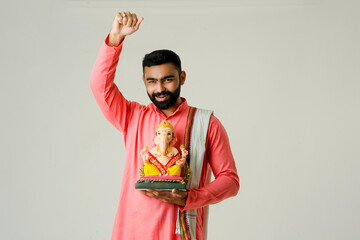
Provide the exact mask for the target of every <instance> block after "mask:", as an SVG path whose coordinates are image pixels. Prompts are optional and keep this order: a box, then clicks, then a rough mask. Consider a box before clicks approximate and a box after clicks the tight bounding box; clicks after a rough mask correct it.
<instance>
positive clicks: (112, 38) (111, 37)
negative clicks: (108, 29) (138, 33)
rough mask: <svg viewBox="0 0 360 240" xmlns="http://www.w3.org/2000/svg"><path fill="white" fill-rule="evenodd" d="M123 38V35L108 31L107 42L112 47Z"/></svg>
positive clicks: (117, 44)
mask: <svg viewBox="0 0 360 240" xmlns="http://www.w3.org/2000/svg"><path fill="white" fill-rule="evenodd" d="M124 38H125V36H124V35H121V34H114V33H110V34H109V41H108V44H109V45H110V46H112V47H117V46H119V44H120V42H121V41H122V40H123V39H124Z"/></svg>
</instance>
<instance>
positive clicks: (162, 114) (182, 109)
mask: <svg viewBox="0 0 360 240" xmlns="http://www.w3.org/2000/svg"><path fill="white" fill-rule="evenodd" d="M180 98H181V101H182V103H181V104H180V106H179V107H178V108H177V109H176V110H175V112H174V113H173V114H171V115H170V116H168V117H166V116H165V114H164V113H163V112H162V111H161V110H160V109H159V108H157V107H156V106H155V104H154V103H150V104H149V105H148V107H149V108H150V109H152V110H153V111H155V112H157V113H159V114H160V115H161V116H162V117H163V118H164V119H165V118H170V117H172V116H174V115H176V114H178V113H180V112H182V111H184V110H186V109H187V108H188V107H189V105H188V104H187V101H186V99H185V98H183V97H180Z"/></svg>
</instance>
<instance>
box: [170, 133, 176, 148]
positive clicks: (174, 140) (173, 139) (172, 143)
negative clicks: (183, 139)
mask: <svg viewBox="0 0 360 240" xmlns="http://www.w3.org/2000/svg"><path fill="white" fill-rule="evenodd" d="M176 142H177V137H176V136H175V135H174V136H173V138H172V140H171V143H170V145H171V146H173V145H174V144H175V143H176Z"/></svg>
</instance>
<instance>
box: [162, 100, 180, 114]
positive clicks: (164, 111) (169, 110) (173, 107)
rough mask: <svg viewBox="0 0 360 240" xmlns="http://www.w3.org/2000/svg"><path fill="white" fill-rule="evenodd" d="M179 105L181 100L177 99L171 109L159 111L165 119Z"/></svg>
mask: <svg viewBox="0 0 360 240" xmlns="http://www.w3.org/2000/svg"><path fill="white" fill-rule="evenodd" d="M181 103H182V100H181V98H180V97H179V98H178V99H177V100H176V102H175V103H174V104H173V105H172V106H171V107H169V108H168V109H162V110H161V111H162V112H163V113H164V114H165V116H166V117H168V116H170V115H171V114H173V113H174V112H175V111H176V109H177V108H178V107H179V106H180V105H181Z"/></svg>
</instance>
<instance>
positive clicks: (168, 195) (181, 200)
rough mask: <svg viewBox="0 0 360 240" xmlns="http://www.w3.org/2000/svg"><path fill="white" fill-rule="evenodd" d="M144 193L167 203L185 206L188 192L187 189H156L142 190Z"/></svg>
mask: <svg viewBox="0 0 360 240" xmlns="http://www.w3.org/2000/svg"><path fill="white" fill-rule="evenodd" d="M140 192H142V193H143V194H145V195H147V196H150V197H153V198H156V199H159V200H161V201H163V202H166V203H171V204H176V205H179V206H181V207H184V206H185V204H186V199H187V195H188V193H187V192H186V191H179V190H176V189H173V190H171V191H156V190H154V189H146V190H141V191H140Z"/></svg>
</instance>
